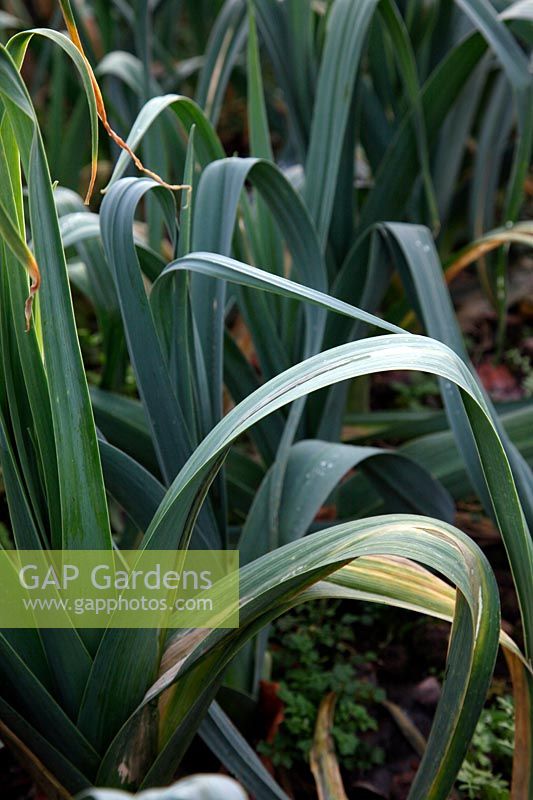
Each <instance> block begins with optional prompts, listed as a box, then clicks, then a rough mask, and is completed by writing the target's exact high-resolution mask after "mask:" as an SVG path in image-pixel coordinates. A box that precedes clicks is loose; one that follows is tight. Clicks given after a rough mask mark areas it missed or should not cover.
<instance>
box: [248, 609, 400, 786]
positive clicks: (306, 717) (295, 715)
mask: <svg viewBox="0 0 533 800" xmlns="http://www.w3.org/2000/svg"><path fill="white" fill-rule="evenodd" d="M374 619H375V617H374V616H373V615H372V612H371V610H370V609H369V610H368V612H367V614H366V615H364V616H362V615H356V614H351V613H346V612H342V613H341V604H340V603H339V602H330V603H328V604H326V603H325V602H324V601H321V602H320V603H318V604H317V603H309V604H308V605H307V606H302V607H299V608H297V609H295V610H294V611H292V612H290V613H289V614H287V615H285V616H284V617H281V618H280V619H279V620H278V621H277V622H276V625H275V627H274V631H273V635H272V638H271V652H272V656H273V678H274V679H276V680H277V679H281V680H280V688H279V691H278V696H279V698H280V700H281V701H282V702H283V722H282V724H281V726H280V728H279V731H278V732H277V733H276V736H275V739H274V740H273V742H272V744H270V745H267V744H266V743H263V744H262V745H261V746H260V750H261V752H262V753H264V754H266V755H268V756H270V757H271V759H272V762H273V763H274V764H275V765H279V766H283V767H286V768H288V769H290V768H291V767H293V766H294V765H295V764H298V763H302V762H308V760H309V753H310V750H311V747H312V743H313V734H314V729H315V723H316V716H317V712H318V707H319V705H320V702H321V700H322V699H323V697H324V696H325V695H326V694H327V693H329V692H335V694H336V697H337V703H336V708H335V725H334V727H333V729H332V735H333V739H334V741H335V746H336V751H337V753H338V756H339V762H340V763H341V764H342V765H343V766H344V767H346V769H349V770H358V771H363V770H365V769H368V768H369V767H371V766H373V765H375V764H380V763H381V762H382V760H383V751H382V750H381V749H380V748H379V747H376V746H372V745H369V744H368V743H367V742H366V741H365V739H364V737H362V736H361V735H362V734H364V733H366V732H368V731H375V730H376V729H377V722H376V719H375V717H374V716H373V707H374V706H375V704H376V703H379V702H380V701H381V700H383V699H384V697H385V695H384V692H383V690H381V689H379V688H377V687H376V686H375V684H374V683H372V681H371V680H370V679H369V676H368V670H369V668H371V666H372V664H373V662H374V661H375V658H376V656H375V654H374V653H372V652H361V653H360V652H358V651H357V649H356V648H357V640H356V634H355V626H356V625H357V626H359V627H362V626H365V625H371V624H372V623H373V620H374ZM365 673H367V674H366V675H365Z"/></svg>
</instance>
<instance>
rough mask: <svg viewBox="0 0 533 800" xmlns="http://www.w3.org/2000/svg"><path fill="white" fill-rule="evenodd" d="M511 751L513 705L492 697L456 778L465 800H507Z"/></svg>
mask: <svg viewBox="0 0 533 800" xmlns="http://www.w3.org/2000/svg"><path fill="white" fill-rule="evenodd" d="M513 748H514V704H513V699H512V697H510V696H504V697H496V699H495V701H494V702H493V704H492V705H490V706H489V707H488V708H484V709H483V711H482V712H481V716H480V718H479V722H478V724H477V726H476V730H475V732H474V736H473V737H472V742H471V743H470V747H469V750H468V755H467V757H466V759H465V762H464V764H463V766H462V767H461V770H460V772H459V775H458V776H457V781H458V784H457V785H458V788H459V790H460V791H461V793H462V795H463V796H464V797H467V798H469V800H508V798H509V796H510V794H509V780H508V778H507V777H502V775H501V774H500V773H502V772H503V773H504V775H506V776H508V775H509V774H510V772H511V767H512V760H513Z"/></svg>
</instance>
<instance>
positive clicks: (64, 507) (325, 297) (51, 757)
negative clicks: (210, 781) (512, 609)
mask: <svg viewBox="0 0 533 800" xmlns="http://www.w3.org/2000/svg"><path fill="white" fill-rule="evenodd" d="M33 11H34V12H35V9H33ZM52 11H53V13H52V15H51V16H50V17H49V18H47V19H46V20H45V22H46V23H47V24H46V25H45V26H41V27H32V20H31V12H32V8H31V7H30V6H28V8H26V7H25V6H24V5H22V4H19V3H9V4H8V5H7V7H6V10H5V11H3V12H2V16H0V25H1V26H2V28H3V30H4V31H5V35H4V38H3V41H4V42H5V44H4V45H1V46H0V102H1V118H0V145H1V146H0V176H1V180H0V235H1V240H2V241H1V250H0V259H1V274H0V353H1V358H0V386H1V392H0V457H1V468H2V481H3V488H4V495H5V505H6V511H7V513H5V515H4V517H3V524H4V528H3V529H2V538H1V544H2V547H3V548H18V549H44V550H48V549H58V548H63V549H67V550H68V549H73V550H79V549H81V550H83V549H107V550H111V549H112V548H113V547H116V548H119V549H120V548H122V549H124V550H126V549H139V550H143V549H161V550H172V549H178V548H181V549H186V548H193V549H238V550H239V553H240V563H241V571H240V597H241V601H240V627H239V628H238V629H237V630H233V629H214V630H211V631H209V630H208V631H197V630H190V631H183V630H175V631H170V632H169V631H167V630H165V629H163V630H161V631H153V630H129V629H128V630H121V629H114V628H112V627H110V628H109V629H107V630H105V631H97V632H94V633H93V634H91V635H87V634H86V632H81V631H79V630H77V629H76V627H75V624H73V625H72V627H71V628H67V629H62V630H42V631H37V630H34V631H24V630H16V629H6V630H3V631H1V632H0V671H1V675H2V689H1V692H0V737H1V738H2V740H4V741H5V743H6V744H8V745H9V746H10V747H11V748H12V749H13V750H14V751H15V753H16V754H17V755H18V757H19V758H20V759H21V760H22V761H23V762H24V763H25V764H26V765H27V767H28V768H30V769H31V770H32V774H33V775H34V776H35V778H36V780H38V782H39V783H40V785H41V786H43V787H44V789H45V791H47V792H48V793H49V794H50V796H59V797H69V796H72V795H73V794H76V793H77V792H83V791H90V790H92V787H94V786H98V787H103V788H104V789H105V788H107V789H110V790H111V789H124V790H128V791H136V790H144V789H146V788H150V787H154V786H162V785H164V784H168V783H170V782H171V781H172V780H173V778H174V777H175V776H176V775H177V773H178V771H179V769H180V765H181V768H182V770H184V771H186V765H187V763H194V753H195V750H198V748H201V747H204V746H207V748H208V749H209V750H210V751H211V752H212V753H213V754H214V756H215V757H216V759H217V763H220V764H222V765H223V767H224V768H225V769H226V770H227V771H228V772H230V773H231V774H232V775H233V776H234V777H235V778H237V780H238V781H239V782H240V783H241V784H242V786H244V787H245V789H246V790H247V791H248V792H249V793H250V794H251V795H252V796H254V797H258V798H274V797H277V798H284V797H287V796H288V795H287V792H288V791H290V787H287V786H286V785H284V786H283V787H282V786H281V785H280V783H279V782H278V781H277V780H276V775H275V774H274V775H273V774H272V773H271V772H270V771H269V770H268V769H267V768H266V766H265V764H264V762H263V761H261V759H260V758H259V756H258V754H257V753H256V752H255V751H254V748H253V747H252V745H251V744H250V743H249V742H248V741H247V740H246V738H245V737H244V735H243V733H242V732H241V731H240V730H239V722H238V721H239V710H240V709H242V708H248V709H251V712H250V713H252V715H253V709H255V708H256V703H257V701H258V697H259V692H260V682H261V678H262V676H263V674H264V668H265V663H266V661H268V657H269V654H268V637H269V630H270V628H271V624H272V623H273V621H274V620H275V619H277V618H278V617H280V616H282V615H283V614H285V613H286V612H288V611H289V610H290V609H291V608H293V607H295V606H298V605H300V604H302V603H304V602H306V601H310V600H316V599H321V598H322V599H324V598H334V599H336V600H337V601H342V603H346V604H350V606H349V607H350V608H351V607H352V606H351V604H352V603H353V602H354V601H358V602H360V603H361V602H372V603H379V604H382V605H385V606H398V607H400V608H406V609H409V610H411V611H416V612H418V613H420V614H424V615H430V616H433V617H436V618H438V619H441V620H446V621H448V622H452V625H451V631H450V639H449V648H448V653H447V660H446V669H445V673H444V679H443V685H442V693H441V696H440V701H439V703H438V705H437V708H436V711H435V715H434V719H433V725H432V728H431V732H430V734H429V736H428V737H427V741H423V742H421V741H420V739H419V738H418V739H417V740H416V741H417V746H418V753H419V756H420V764H419V767H418V771H417V772H416V776H414V777H413V780H412V782H411V785H410V787H409V790H408V791H409V794H408V796H409V797H410V798H420V799H422V798H424V799H425V798H435V799H436V798H446V797H448V796H449V795H450V793H451V792H452V791H453V790H454V785H455V784H456V779H457V776H458V774H459V773H460V778H459V782H458V784H457V788H458V790H459V791H463V796H466V797H468V796H469V795H468V792H469V791H471V789H470V788H469V787H471V786H472V785H473V784H472V781H473V780H476V779H478V778H479V775H478V776H477V777H476V775H472V770H470V776H468V769H469V767H468V765H469V764H470V766H471V767H472V766H473V767H474V768H475V769H477V768H478V767H479V766H480V764H481V766H483V764H482V763H481V762H479V763H476V761H475V758H476V756H472V752H475V751H473V750H470V751H469V745H470V741H471V739H472V737H473V736H474V733H475V731H476V725H477V722H478V719H479V717H480V714H481V713H482V709H483V704H484V701H485V697H486V694H487V691H488V689H489V685H490V682H491V678H492V674H493V669H494V664H495V660H496V656H497V650H498V643H500V644H501V645H502V647H503V650H504V652H505V656H506V661H507V663H508V666H509V672H510V676H511V679H512V684H513V692H514V696H515V709H516V711H515V717H516V719H515V736H514V752H513V775H512V790H511V791H512V797H513V798H520V799H521V798H524V800H525V799H526V798H529V797H530V796H531V792H532V784H533V768H532V744H531V742H532V735H533V715H532V713H531V702H532V701H531V690H532V688H533V683H532V678H531V654H532V648H533V581H532V576H533V544H532V541H531V534H530V529H531V526H532V524H533V476H532V473H531V468H530V462H531V459H532V457H533V450H532V448H531V418H532V407H531V404H527V403H525V404H518V405H517V406H512V407H511V408H510V407H509V406H505V407H503V408H500V407H495V406H494V404H493V403H492V401H491V400H490V398H489V396H488V394H487V392H486V391H485V389H484V387H483V385H482V383H481V381H480V380H479V378H478V376H477V373H476V371H475V370H474V368H473V366H472V363H471V361H470V357H469V353H468V350H467V347H466V346H465V342H464V340H463V336H462V332H461V328H460V326H459V324H458V320H457V317H456V314H455V309H454V305H453V303H452V297H451V294H450V290H449V285H450V284H451V285H453V283H452V282H454V281H456V280H458V279H460V278H461V276H463V275H464V274H465V272H468V270H470V272H471V273H472V268H471V265H472V264H474V263H476V264H477V267H478V271H477V275H476V279H477V280H478V283H479V285H481V286H482V288H483V291H484V293H485V296H486V298H488V302H490V303H491V308H492V309H493V311H492V314H493V317H492V326H493V340H494V353H495V355H496V356H498V354H503V353H507V352H508V349H506V347H507V339H506V337H507V333H508V331H507V321H508V315H507V312H508V307H509V304H510V302H511V300H510V298H511V289H512V288H513V286H512V281H511V277H512V273H511V270H510V267H509V264H510V263H511V261H512V258H511V256H510V254H511V255H512V254H513V253H515V252H517V251H516V248H522V249H524V248H528V247H529V246H530V245H531V242H532V232H533V228H532V227H531V223H530V222H528V221H527V218H521V216H524V217H525V216H526V214H523V209H524V208H527V205H526V204H525V197H526V195H527V193H528V192H529V188H528V186H529V178H528V170H529V166H530V156H531V139H532V135H533V119H532V111H531V108H532V106H531V99H532V95H533V91H532V76H531V71H530V69H529V59H530V52H529V48H530V44H531V38H532V27H531V20H532V18H533V13H532V7H531V4H530V3H529V2H527V1H526V2H517V3H514V4H506V3H498V4H497V3H494V4H491V3H489V2H488V0H458V2H456V3H450V2H433V3H430V4H427V5H424V7H423V10H422V12H420V8H419V6H418V4H416V3H412V2H406V3H397V4H396V3H394V2H392V0H379V2H378V1H377V0H365V1H364V2H358V3H354V2H351V0H334V2H331V3H327V2H326V3H308V2H304V1H303V0H285V2H282V3H278V2H273V0H256V1H255V2H242V1H241V0H227V2H225V3H223V4H219V3H208V4H206V3H188V2H184V3H178V2H174V0H161V2H156V3H149V2H147V1H144V0H139V2H136V3H124V2H120V3H119V2H117V3H98V2H94V3H83V4H82V3H76V2H72V4H71V3H69V2H68V0H62V2H61V3H60V4H59V6H58V7H57V8H56V7H54V8H53V9H52ZM63 27H65V28H66V32H63V31H62V29H63ZM19 28H20V30H19V32H15V33H13V31H14V30H15V29H19ZM177 32H179V33H177ZM10 34H11V35H10ZM177 43H178V44H179V48H178V49H179V52H176V47H177ZM182 54H183V57H182ZM28 87H29V88H28ZM43 95H44V100H43ZM192 96H194V99H192ZM232 104H233V105H232ZM87 110H88V113H87ZM232 113H233V114H235V115H237V116H238V117H239V114H240V117H239V119H238V122H237V123H235V121H234V120H233V119H232V116H231V115H232ZM225 114H226V115H227V116H226V117H225ZM102 132H103V134H104V135H103V136H101V135H100V134H101V133H102ZM219 134H220V135H219ZM224 134H225V135H224ZM235 151H237V155H234V153H235ZM50 166H51V167H52V169H50ZM58 179H59V184H57V180H58ZM61 184H63V185H61ZM104 184H105V187H104ZM101 188H102V189H104V194H103V199H101V198H100V196H99V195H98V192H97V191H95V189H101ZM80 192H81V194H80ZM84 201H85V203H84ZM511 246H514V247H515V250H510V247H511ZM518 252H521V251H520V250H518ZM474 274H475V273H474ZM73 296H74V304H73V302H72V297H73ZM83 320H85V322H86V327H88V329H89V330H90V334H89V336H88V337H87V336H84V337H82V348H83V355H82V350H81V349H80V342H79V339H78V331H77V324H78V327H80V321H83ZM519 356H520V358H523V354H522V351H521V350H520V351H519ZM84 359H85V363H84ZM88 362H91V363H88ZM520 364H521V365H522V366H521V367H520V368H521V369H522V368H523V369H525V367H524V366H523V365H524V364H525V362H523V361H520ZM405 372H416V373H423V375H424V378H423V382H421V383H419V384H416V383H414V384H412V385H411V387H410V388H409V389H406V388H405V386H406V382H405V380H404V377H402V376H403V373H405ZM387 373H394V375H393V377H392V380H391V381H390V385H389V386H387V391H389V392H390V391H392V392H393V393H395V400H396V403H395V404H392V410H391V408H382V409H381V410H378V411H374V410H373V409H372V408H371V405H370V403H369V394H370V393H371V392H375V391H376V388H377V383H376V382H372V376H376V375H378V374H380V375H383V374H387ZM398 376H400V379H401V380H400V385H401V386H403V387H404V388H403V389H395V388H394V381H395V380H396V381H398V379H399V377H398ZM427 376H429V378H428V377H427ZM88 379H89V380H88ZM436 387H438V391H439V394H438V396H437V388H436ZM410 393H411V394H410ZM428 398H430V399H431V402H428ZM395 406H396V407H395ZM402 406H403V407H402ZM472 496H474V497H475V498H476V502H477V503H478V507H477V508H478V512H479V513H480V514H483V515H484V517H485V518H487V519H488V520H490V521H491V523H492V525H493V527H494V529H495V530H496V535H497V536H499V537H501V541H502V543H503V547H504V551H505V555H506V569H507V574H509V575H510V576H511V580H512V590H511V591H513V592H514V593H515V595H516V601H517V608H518V611H517V625H516V633H517V638H518V639H519V642H520V646H521V650H520V649H519V647H518V646H517V644H515V642H514V641H513V640H512V639H511V638H510V637H509V636H508V635H507V633H506V632H505V631H504V630H503V629H502V628H501V626H500V602H499V593H498V584H497V582H496V579H495V577H494V573H493V569H492V567H491V565H490V564H489V561H488V560H487V558H486V557H485V555H484V554H483V552H482V551H481V550H480V548H479V547H478V545H477V544H476V543H475V541H474V540H473V538H472V537H471V536H470V535H468V534H467V533H465V532H463V531H461V530H460V527H458V525H457V524H454V523H456V522H460V520H461V516H460V514H456V502H464V501H465V500H468V499H469V498H470V499H471V498H472ZM463 518H464V517H463ZM354 607H355V606H354ZM442 667H443V668H444V664H443V665H442ZM351 677H352V678H353V676H351ZM304 683H305V681H304ZM333 688H334V687H333V686H332V685H324V686H323V689H324V691H330V690H332V689H333ZM328 703H329V704H328ZM328 703H326V705H323V704H320V707H319V711H318V722H317V724H316V730H315V735H314V739H313V748H312V754H311V756H310V757H311V761H312V766H313V773H314V775H315V779H316V782H317V791H318V792H319V796H322V797H342V796H343V794H342V792H343V790H342V786H341V780H342V777H341V776H340V773H339V767H338V761H337V760H336V759H335V758H334V757H332V755H331V752H330V743H331V741H332V740H331V736H330V733H331V729H332V728H333V730H334V724H335V723H334V720H333V719H332V717H333V716H334V712H333V705H332V702H331V700H330V701H328ZM352 712H353V713H355V712H354V711H353V709H352ZM337 713H340V715H341V716H342V713H343V709H342V707H341V703H339V704H338V706H337ZM348 716H349V715H348ZM476 735H477V736H478V737H479V735H480V734H479V729H478V731H477V734H476ZM198 737H199V738H198ZM256 738H257V737H256ZM199 739H202V740H203V743H204V745H201V744H200V742H199ZM250 740H251V741H252V742H254V737H251V738H250ZM333 741H334V742H335V741H336V743H337V747H338V748H339V749H342V747H343V741H344V744H345V745H347V741H348V740H347V739H346V738H345V739H344V740H343V737H342V736H339V735H338V732H337V734H335V732H334V735H333ZM475 741H476V740H475V739H474V745H473V747H475ZM254 743H255V742H254ZM352 744H353V741H352ZM200 752H203V751H200ZM469 753H470V756H469V755H468V754H469ZM344 755H345V756H346V757H348V756H349V755H353V754H350V753H348V752H346V753H345V754H344ZM465 758H466V761H465ZM469 758H470V760H469ZM341 761H342V753H341ZM346 766H348V763H347V762H346V764H345V767H346ZM475 769H474V771H475ZM460 771H461V772H460ZM478 771H479V770H478ZM468 781H470V784H469V783H468ZM178 786H179V784H178ZM461 787H462V788H461ZM92 795H93V796H98V792H97V791H96V790H94V791H92ZM101 796H102V797H105V796H106V795H105V793H102V795H101ZM176 796H179V795H176ZM109 797H112V794H110V795H109Z"/></svg>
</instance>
